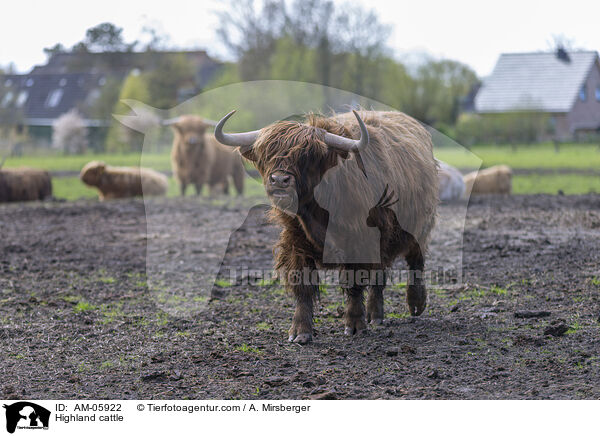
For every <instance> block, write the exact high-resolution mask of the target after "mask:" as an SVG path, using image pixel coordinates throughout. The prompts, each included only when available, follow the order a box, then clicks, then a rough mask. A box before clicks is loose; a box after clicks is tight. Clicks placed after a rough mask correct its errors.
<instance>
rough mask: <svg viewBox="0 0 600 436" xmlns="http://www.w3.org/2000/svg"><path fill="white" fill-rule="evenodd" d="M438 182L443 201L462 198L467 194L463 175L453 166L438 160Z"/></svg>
mask: <svg viewBox="0 0 600 436" xmlns="http://www.w3.org/2000/svg"><path fill="white" fill-rule="evenodd" d="M438 164H439V169H438V182H439V187H440V200H441V201H454V200H460V199H461V198H463V197H464V195H465V182H464V180H463V175H462V174H461V172H460V171H458V170H457V169H456V168H454V167H453V166H450V165H448V164H447V163H446V162H442V161H441V160H438Z"/></svg>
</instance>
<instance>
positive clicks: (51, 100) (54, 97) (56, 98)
mask: <svg viewBox="0 0 600 436" xmlns="http://www.w3.org/2000/svg"><path fill="white" fill-rule="evenodd" d="M62 96H63V90H62V89H61V88H59V89H55V90H54V91H52V92H51V93H50V94H48V98H47V99H46V107H56V106H58V104H59V103H60V99H61V98H62Z"/></svg>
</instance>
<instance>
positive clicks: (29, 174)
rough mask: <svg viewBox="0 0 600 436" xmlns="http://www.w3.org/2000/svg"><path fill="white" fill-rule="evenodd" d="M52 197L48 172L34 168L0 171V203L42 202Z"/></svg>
mask: <svg viewBox="0 0 600 436" xmlns="http://www.w3.org/2000/svg"><path fill="white" fill-rule="evenodd" d="M51 196H52V180H51V178H50V174H49V173H48V171H44V170H38V169H35V168H5V169H0V202H7V201H35V200H44V199H46V198H49V197H51Z"/></svg>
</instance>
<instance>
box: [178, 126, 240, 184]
mask: <svg viewBox="0 0 600 436" xmlns="http://www.w3.org/2000/svg"><path fill="white" fill-rule="evenodd" d="M170 125H171V127H172V128H173V131H174V132H175V136H174V138H173V149H172V150H171V164H172V168H173V174H174V176H175V178H176V179H177V181H178V182H179V186H180V189H181V195H182V196H184V195H185V191H186V189H187V186H188V185H190V184H191V185H194V187H195V188H196V194H198V195H199V194H200V193H201V191H202V186H203V185H204V184H207V185H208V186H209V187H210V190H211V193H218V192H223V193H225V194H227V193H229V177H231V179H232V180H233V184H234V186H235V189H236V191H237V193H238V194H242V193H243V192H244V175H245V172H244V166H243V164H242V159H241V157H240V155H239V153H237V152H234V151H233V150H231V149H229V148H227V147H223V146H222V145H221V144H219V143H218V142H217V141H216V140H215V138H214V136H212V135H209V134H208V133H206V129H207V128H208V127H210V126H213V125H214V124H213V122H211V121H208V120H205V119H203V118H201V117H199V116H196V115H185V116H182V117H179V118H176V119H175V120H173V121H172V122H171V123H170Z"/></svg>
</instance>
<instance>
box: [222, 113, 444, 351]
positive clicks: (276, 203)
mask: <svg viewBox="0 0 600 436" xmlns="http://www.w3.org/2000/svg"><path fill="white" fill-rule="evenodd" d="M232 114H233V112H231V113H230V114H228V115H227V116H225V117H224V118H223V119H222V120H221V121H220V122H219V123H218V124H217V127H216V128H215V137H216V138H217V140H218V141H220V142H221V143H223V144H225V145H229V146H236V147H239V148H240V151H241V153H242V155H243V156H244V157H246V158H247V159H249V160H251V161H252V162H253V163H254V165H255V166H256V168H257V169H258V171H259V172H260V174H261V176H262V179H263V183H264V186H265V189H266V192H267V194H268V196H269V198H270V200H271V202H272V203H273V207H272V210H271V218H272V220H274V221H275V222H277V223H279V224H280V225H281V226H282V227H283V230H282V232H281V235H280V239H279V241H278V242H277V244H276V247H275V249H274V251H275V253H276V261H275V262H276V268H277V269H278V270H279V271H280V276H281V277H282V278H283V280H284V281H285V283H286V286H287V288H288V289H289V290H291V292H292V293H293V295H294V297H295V300H296V310H295V313H294V316H293V319H292V326H291V328H290V330H289V340H290V341H294V342H299V343H307V342H309V341H311V340H312V334H313V320H312V318H313V306H314V300H315V298H316V297H317V293H318V281H317V280H315V274H313V272H315V271H316V270H317V268H335V269H340V270H341V274H340V277H342V275H343V277H345V278H346V279H344V280H343V281H342V280H340V281H341V282H342V286H343V288H344V291H345V294H346V296H347V305H346V309H345V314H344V323H345V333H346V334H354V333H357V332H359V331H361V330H364V329H365V328H366V321H370V322H371V323H373V324H380V323H381V322H382V321H383V317H384V316H383V289H384V288H385V285H386V283H385V273H383V271H384V269H385V268H387V267H389V266H390V265H391V264H392V262H393V260H394V259H395V258H396V257H398V256H402V257H404V258H405V259H406V261H407V263H408V266H409V269H410V270H411V272H413V274H411V275H410V276H409V277H411V278H412V279H411V280H410V281H409V284H408V287H407V303H408V306H409V309H410V312H411V314H412V315H415V316H416V315H420V314H421V313H422V312H423V310H424V309H425V306H426V296H427V293H426V289H425V283H424V278H423V277H422V273H423V269H424V253H425V250H426V246H427V242H428V239H429V234H430V232H431V229H432V228H433V225H434V222H435V215H436V206H437V203H438V186H437V184H438V182H437V164H436V161H435V160H434V157H433V153H432V143H431V137H430V135H429V134H428V133H427V131H426V130H425V129H424V128H423V127H422V126H421V125H420V124H419V123H418V122H417V121H415V120H414V119H413V118H411V117H409V116H407V115H405V114H402V113H398V112H367V111H363V112H360V115H359V114H358V113H357V112H356V111H355V112H354V114H352V113H345V114H341V115H337V116H333V117H329V118H327V117H319V116H314V115H309V116H308V118H307V121H306V122H302V123H300V122H291V121H280V122H276V123H274V124H272V125H270V126H267V127H265V128H263V129H261V130H257V131H253V132H246V133H236V134H225V133H223V131H222V130H223V126H224V124H225V122H226V121H227V119H228V118H229V117H230V116H231V115H232ZM363 120H364V122H363ZM357 121H358V122H357ZM363 158H364V160H363ZM365 176H367V177H368V178H366V177H365ZM323 193H325V194H323ZM378 198H379V201H377V199H378ZM324 201H325V202H327V203H328V208H327V209H324V208H323V207H322V203H323V202H324ZM339 210H346V211H347V210H350V211H353V210H354V211H357V212H356V213H350V214H348V213H346V214H345V215H343V216H342V217H341V218H340V217H339V215H340V213H339ZM365 211H366V212H365ZM361 226H364V227H361ZM367 226H368V227H367ZM364 228H367V229H369V228H370V229H371V230H372V231H375V232H376V235H379V236H378V237H377V239H376V240H374V239H373V238H371V237H369V238H362V235H364V234H367V233H368V232H367V231H365V230H364ZM357 229H359V230H357ZM377 231H378V232H377ZM361 232H363V233H361ZM330 234H333V236H331V235H330ZM340 235H341V237H339V236H340ZM356 235H358V238H356ZM344 236H345V237H344ZM361 238H362V239H361ZM352 243H354V244H355V245H354V246H352ZM373 247H378V253H377V255H378V256H377V260H376V261H372V260H369V259H367V258H365V259H362V258H357V259H358V260H357V261H352V259H350V261H348V259H346V258H344V255H347V254H348V252H350V251H353V250H355V249H356V250H355V251H356V252H357V253H358V254H357V255H358V256H359V257H360V255H361V252H362V251H369V250H371V251H372V248H373ZM328 250H329V251H330V252H331V253H334V254H333V255H327V254H326V253H327V251H328ZM344 250H346V253H344ZM340 252H342V253H341V255H342V257H340V258H339V260H338V258H337V257H336V255H338V254H340ZM353 254H356V253H353ZM365 270H367V271H368V272H369V274H368V277H369V278H370V279H369V282H368V283H366V282H365V281H364V280H360V279H359V277H358V273H362V272H364V271H365ZM372 273H375V274H372ZM361 275H362V274H361ZM363 277H364V276H363ZM373 277H377V278H378V279H377V280H372V279H371V278H373ZM308 278H310V279H308ZM348 278H350V279H349V280H347V279H348ZM366 287H368V288H369V294H368V299H367V305H366V309H365V305H364V302H363V291H364V289H365V288H366Z"/></svg>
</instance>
